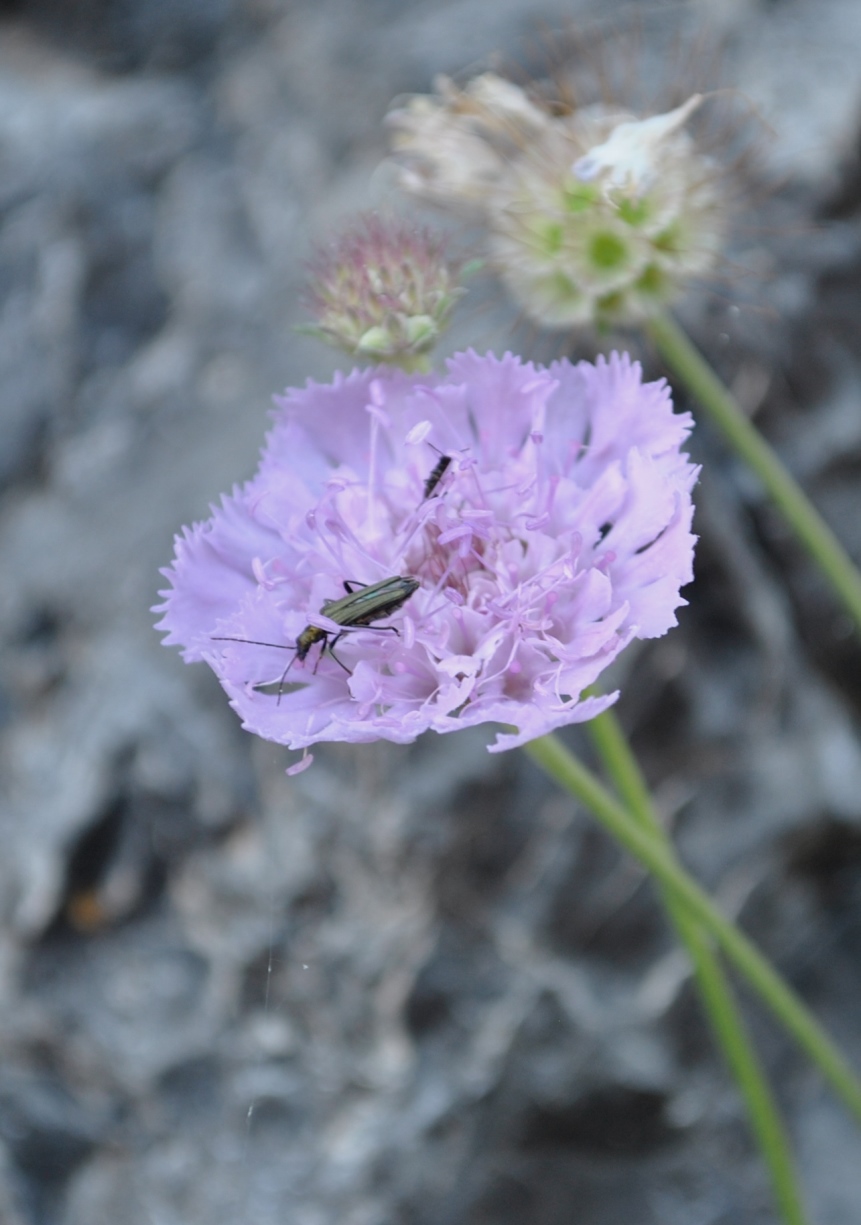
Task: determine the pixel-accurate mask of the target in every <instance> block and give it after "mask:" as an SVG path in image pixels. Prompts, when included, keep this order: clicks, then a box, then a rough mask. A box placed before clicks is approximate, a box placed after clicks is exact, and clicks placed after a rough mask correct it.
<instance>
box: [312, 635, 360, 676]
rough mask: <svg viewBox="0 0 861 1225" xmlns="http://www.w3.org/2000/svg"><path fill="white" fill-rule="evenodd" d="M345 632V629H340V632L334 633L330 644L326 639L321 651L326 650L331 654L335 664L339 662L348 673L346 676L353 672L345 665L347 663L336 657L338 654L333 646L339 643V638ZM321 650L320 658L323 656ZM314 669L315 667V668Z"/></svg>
mask: <svg viewBox="0 0 861 1225" xmlns="http://www.w3.org/2000/svg"><path fill="white" fill-rule="evenodd" d="M346 632H347V631H346V630H341V632H340V634H336V635H335V637H334V639H333V640H332V642H331V644H330V643H329V642H328V641H327V642H326V646H324V647H323V651H326V650H328V652H329V654H330V655H331V656H332V658H333V659H334V661H335V663H336V664H339V665H340V666H341V667H342V668H343V669H344V671H345V672H346V673H347V675H348V676H352V675H353V673H352V672H351V671H350V669H349V668H348V667H347V665H346V664H345V663H343V662H342V661H341V660H340V659H339V658H338V656H337V655H336V654H335V647H336V646H337V645H338V643H339V642H340V641H341V639H342V638H343V637H344V634H346ZM323 651H321V652H320V659H322V658H323ZM320 659H318V660H317V663H319V662H320ZM315 671H316V669H315Z"/></svg>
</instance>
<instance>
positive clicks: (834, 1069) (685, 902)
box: [524, 735, 861, 1121]
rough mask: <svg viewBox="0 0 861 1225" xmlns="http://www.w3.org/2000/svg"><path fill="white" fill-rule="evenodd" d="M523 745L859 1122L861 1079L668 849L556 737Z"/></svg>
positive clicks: (789, 991)
mask: <svg viewBox="0 0 861 1225" xmlns="http://www.w3.org/2000/svg"><path fill="white" fill-rule="evenodd" d="M524 747H525V749H526V751H527V752H528V753H529V755H530V756H531V757H532V758H533V760H534V761H536V762H537V763H538V765H540V766H541V767H542V768H543V769H544V770H545V771H546V772H547V773H548V774H549V775H550V776H551V778H554V779H555V780H556V781H557V782H558V783H559V784H560V785H561V786H562V787H564V788H565V790H566V791H568V792H570V793H571V795H573V796H576V797H577V799H579V800H580V801H581V802H582V803H583V804H585V806H586V807H587V808H588V809H589V810H590V811H591V812H592V814H593V815H594V816H595V817H596V818H597V819H598V820H599V821H600V822H601V824H602V825H603V826H604V828H605V829H607V830H608V831H609V832H610V833H611V834H612V835H613V837H614V838H615V839H616V840H617V842H619V843H620V844H621V845H622V846H623V847H624V848H625V849H626V850H627V851H629V852H630V853H631V854H632V855H633V856H634V858H635V859H637V860H639V862H640V863H641V864H643V865H644V866H645V867H646V868H648V869H649V871H650V872H651V873H652V874H653V876H655V877H656V878H657V880H658V881H659V882H660V883H661V884H662V885H664V886H666V888H667V889H668V890H669V891H670V892H671V893H672V895H673V897H675V898H676V900H677V901H678V902H679V904H680V905H682V906H683V907H684V908H685V909H686V910H687V911H688V913H689V915H690V916H691V917H692V918H694V919H696V920H697V921H698V922H699V923H700V924H701V925H702V927H703V928H704V929H705V930H706V931H707V932H708V933H709V935H711V936H712V937H713V939H714V940H715V941H716V942H717V943H718V944H719V945H720V947H721V948H722V949H723V951H724V953H725V954H726V956H727V957H728V958H729V960H730V961H731V962H732V963H733V964H734V965H735V967H736V968H737V969H738V970H740V971H741V973H742V974H743V975H744V976H745V978H746V979H747V980H748V982H749V983H750V984H751V986H752V987H753V988H754V990H755V991H756V992H757V993H758V994H759V996H760V997H761V998H762V999H763V1000H764V1001H765V1003H767V1004H768V1006H769V1007H770V1008H771V1010H772V1011H773V1012H774V1014H775V1016H777V1018H778V1019H779V1020H780V1021H781V1023H782V1024H783V1025H784V1026H785V1028H786V1029H787V1030H788V1031H789V1032H790V1033H791V1034H792V1035H793V1037H794V1038H795V1040H796V1041H797V1042H798V1044H799V1045H800V1046H801V1047H802V1048H803V1049H804V1050H805V1051H806V1052H807V1054H808V1055H809V1056H810V1058H811V1059H812V1060H813V1062H814V1063H815V1064H816V1065H817V1067H818V1068H819V1070H820V1071H821V1072H822V1074H823V1076H825V1078H826V1080H828V1082H829V1084H830V1085H831V1087H832V1088H833V1089H834V1091H835V1092H836V1093H837V1095H838V1097H840V1098H841V1099H842V1100H843V1102H844V1103H845V1104H846V1106H848V1108H849V1109H850V1110H851V1111H852V1113H853V1114H854V1115H855V1116H856V1118H857V1119H858V1120H859V1121H861V1081H859V1079H858V1077H857V1076H856V1074H855V1072H854V1071H853V1069H852V1067H851V1066H850V1064H849V1063H848V1062H847V1060H846V1059H845V1058H844V1057H843V1055H842V1054H841V1052H840V1051H839V1050H838V1049H837V1047H836V1046H835V1045H834V1043H833V1042H832V1041H831V1039H830V1038H829V1036H828V1034H827V1033H826V1032H825V1030H824V1029H823V1028H822V1026H821V1025H820V1024H819V1022H818V1021H817V1020H816V1018H815V1017H813V1016H812V1015H811V1013H810V1012H809V1011H808V1009H807V1008H806V1007H805V1006H804V1004H803V1003H802V1002H801V1000H800V999H799V998H798V996H797V995H796V994H795V992H794V991H792V989H791V988H790V987H789V986H787V984H786V983H785V982H784V981H783V979H782V978H781V977H780V975H779V974H778V973H777V972H776V970H774V969H773V968H772V966H771V965H770V963H769V962H768V961H767V960H766V958H765V957H763V955H762V954H761V953H760V952H759V951H758V950H757V948H756V947H755V946H754V945H753V944H752V943H751V941H750V940H748V938H747V937H746V936H745V935H744V934H743V933H742V932H741V931H739V929H738V928H737V927H736V926H735V924H734V923H732V922H730V920H729V919H727V918H725V917H724V915H722V914H721V912H720V911H719V910H718V909H717V907H716V906H715V905H714V903H713V902H712V901H711V899H710V898H709V896H708V894H707V893H706V892H705V890H703V889H702V888H701V887H700V886H699V885H698V884H697V883H696V881H695V880H694V879H693V877H691V876H690V875H689V874H688V873H687V872H686V871H685V870H684V868H682V867H681V865H680V864H679V863H678V861H677V859H676V857H675V854H674V853H673V852H672V850H671V849H670V848H669V847H668V846H667V845H666V844H664V843H663V842H662V841H659V840H658V839H657V838H656V837H655V835H654V834H653V833H651V832H649V831H646V830H644V829H643V828H642V827H641V826H640V825H639V823H638V822H637V820H636V819H635V818H634V817H632V816H631V814H630V813H629V812H628V810H627V809H626V808H624V807H623V806H622V805H621V804H620V803H619V802H618V801H617V800H616V799H615V797H614V796H612V795H611V794H610V792H609V791H607V789H606V788H605V787H604V786H602V784H601V783H600V782H599V781H598V779H597V778H596V777H595V776H594V775H593V774H592V773H591V771H589V770H587V769H586V767H585V766H584V765H583V764H582V763H581V762H579V761H578V760H577V758H576V757H574V756H573V754H571V753H569V752H568V750H567V749H566V748H565V746H564V745H563V744H562V742H561V741H560V740H558V739H557V738H556V736H554V735H549V736H541V737H540V738H539V739H537V740H533V741H531V742H530V743H529V744H527V745H525V746H524Z"/></svg>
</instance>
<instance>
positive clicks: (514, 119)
mask: <svg viewBox="0 0 861 1225" xmlns="http://www.w3.org/2000/svg"><path fill="white" fill-rule="evenodd" d="M437 88H438V93H437V95H436V96H425V95H419V96H416V97H413V98H411V99H409V100H407V102H406V103H404V104H401V105H399V106H398V107H396V108H395V109H394V110H393V111H391V112H390V114H389V117H388V124H389V127H390V128H391V130H392V137H391V143H392V149H393V152H394V153H395V155H396V157H397V159H398V161H399V163H400V165H401V180H400V181H401V185H402V186H403V187H404V188H405V189H406V190H407V191H409V192H410V193H412V194H413V195H417V196H421V197H423V198H425V199H427V200H430V201H433V202H434V203H436V204H439V205H443V206H447V207H451V208H455V209H459V210H461V211H466V212H467V213H469V214H470V215H471V216H472V217H473V218H474V219H477V220H479V221H480V222H482V223H483V224H484V226H485V227H486V230H487V235H488V248H489V252H490V256H491V259H492V262H493V263H494V265H495V267H496V269H497V270H498V272H499V275H500V276H501V277H502V279H503V281H504V282H505V284H506V286H507V287H508V289H509V291H510V293H511V295H512V297H513V298H514V299H515V300H516V301H517V303H518V304H519V305H520V306H521V308H522V309H523V310H524V312H525V313H526V315H527V316H528V317H529V318H531V319H533V320H534V321H535V322H537V323H540V324H542V325H543V326H549V327H567V326H572V325H577V324H585V323H592V324H599V325H600V324H608V323H630V322H638V321H640V320H642V319H644V318H646V317H647V316H648V315H649V314H651V313H654V312H655V311H656V310H658V309H659V308H662V307H663V306H665V305H666V304H667V303H669V302H671V301H672V300H673V299H674V298H676V297H677V296H678V295H679V293H680V292H681V291H682V290H683V289H685V288H686V287H687V285H688V284H689V283H690V281H691V280H692V278H694V277H696V276H700V275H703V274H705V273H708V272H709V271H710V270H711V269H712V268H713V266H714V263H715V260H716V258H717V255H718V252H719V249H720V245H721V241H722V238H723V230H724V217H725V214H726V205H725V201H724V199H723V195H722V192H721V190H720V185H719V178H718V175H717V172H716V169H715V167H714V165H713V164H712V163H711V162H710V161H709V159H707V158H706V157H704V156H703V155H702V154H701V153H700V152H699V151H698V149H697V147H696V145H695V143H694V141H693V139H692V138H691V137H690V136H689V134H688V133H687V132H686V131H685V130H684V125H685V123H686V122H687V120H688V119H689V117H690V116H691V115H692V114H693V112H694V111H695V110H696V109H697V108H698V106H699V104H700V103H701V101H702V99H701V98H700V96H699V95H694V96H693V97H692V98H690V99H688V101H687V102H686V103H685V104H684V105H683V106H680V107H677V108H676V109H675V110H673V111H669V112H668V113H667V114H664V115H653V116H651V117H648V118H643V117H639V116H637V115H634V114H632V113H630V112H628V111H625V110H621V109H618V108H613V107H608V106H606V105H604V104H596V105H592V106H586V107H581V108H578V109H574V110H568V111H557V112H554V111H551V110H550V109H547V108H544V107H542V106H540V105H538V104H537V103H535V102H533V101H532V100H531V99H529V98H528V97H527V95H526V94H525V93H524V92H523V91H522V90H520V89H519V87H517V86H516V85H514V84H512V83H511V82H509V81H503V80H502V79H501V78H499V77H497V76H495V75H494V74H493V73H485V74H483V75H482V76H479V77H476V78H474V79H473V80H472V81H470V82H469V83H468V84H467V85H466V87H465V88H464V89H462V90H461V89H458V88H457V87H455V86H454V85H453V84H452V83H451V81H448V80H446V79H444V78H443V79H441V80H440V81H438V82H437Z"/></svg>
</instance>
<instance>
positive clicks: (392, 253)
mask: <svg viewBox="0 0 861 1225" xmlns="http://www.w3.org/2000/svg"><path fill="white" fill-rule="evenodd" d="M308 272H309V279H308V291H307V296H306V305H307V306H308V309H309V311H310V312H311V314H312V315H313V317H314V320H315V322H314V325H313V327H311V328H309V331H311V332H312V333H314V334H316V335H318V336H319V337H320V338H321V339H323V340H326V341H328V342H329V343H331V344H333V345H334V346H335V347H336V348H338V349H341V350H342V351H343V352H345V353H348V354H349V355H350V356H351V357H356V358H363V359H365V360H369V361H372V362H388V363H391V364H393V365H400V366H401V367H403V368H405V369H411V368H414V367H415V366H416V365H417V364H419V363H420V361H421V359H423V358H424V357H425V356H426V355H427V354H428V353H430V352H431V350H432V349H433V348H434V346H435V345H436V343H437V341H438V340H439V338H440V336H441V335H442V333H443V332H444V331H445V329H446V327H447V326H448V323H449V319H450V316H451V312H452V310H453V308H454V305H455V303H456V302H457V300H458V299H459V298H460V297H461V296H462V294H463V293H464V292H465V291H464V290H463V289H462V288H461V287H460V286H459V285H458V279H457V278H458V268H457V266H456V264H455V263H454V262H453V261H451V260H450V259H448V258H447V257H446V253H445V241H444V239H443V238H442V236H440V235H435V234H432V233H431V232H430V230H428V229H425V228H417V227H416V226H414V225H409V224H408V223H407V222H405V221H402V220H401V219H399V218H397V217H385V218H383V217H380V216H377V215H376V214H370V215H367V216H364V217H361V218H359V220H358V221H356V222H355V223H354V224H353V225H352V226H351V227H350V228H349V229H348V230H347V231H346V232H345V233H344V234H342V235H341V237H340V238H339V239H337V240H336V241H335V242H333V243H332V244H331V245H330V246H329V247H327V248H324V249H321V250H320V251H318V253H317V255H316V257H315V259H313V260H312V261H311V263H310V265H309V269H308Z"/></svg>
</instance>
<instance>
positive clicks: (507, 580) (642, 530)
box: [158, 352, 697, 750]
mask: <svg viewBox="0 0 861 1225" xmlns="http://www.w3.org/2000/svg"><path fill="white" fill-rule="evenodd" d="M276 403H277V404H278V412H277V414H276V424H275V428H274V429H273V430H272V432H271V434H270V435H269V438H268V442H267V445H266V448H265V450H264V452H263V456H262V459H261V463H260V467H259V470H258V472H257V475H256V476H255V477H254V478H253V479H252V480H251V481H250V482H249V483H248V484H247V485H245V486H244V487H243V488H242V489H238V490H235V491H234V493H233V494H232V495H231V496H229V497H225V498H224V499H223V502H222V505H221V506H220V507H218V508H217V509H215V510H214V512H213V515H212V517H211V519H209V520H208V521H207V522H206V523H201V524H197V525H195V526H194V527H192V528H190V529H185V531H184V532H183V534H182V535H181V536H179V537H177V545H176V557H175V559H174V562H173V565H172V566H171V567H170V568H169V569H168V570H166V571H165V574H166V575H167V577H168V579H169V580H170V584H171V585H170V588H169V589H168V590H167V591H166V592H164V593H163V594H164V595H165V597H166V598H165V602H164V604H162V605H160V606H159V609H158V611H160V612H162V613H163V614H164V615H163V617H162V619H161V621H160V623H159V628H161V629H163V630H165V631H167V638H166V640H165V641H166V643H168V644H173V643H176V644H179V645H181V646H182V647H183V649H184V656H185V659H186V660H187V661H189V662H191V661H194V660H205V661H206V662H207V663H208V664H209V665H210V667H212V669H213V670H214V671H215V673H216V674H217V676H218V678H219V680H220V681H221V683H222V685H223V686H224V688H225V690H226V691H227V693H228V694H229V696H230V701H231V704H232V705H233V707H234V708H235V709H236V711H237V712H238V713H239V715H240V717H241V718H242V720H243V725H244V726H245V727H246V728H247V729H248V730H249V731H252V732H256V733H257V734H258V735H260V736H263V737H265V738H266V739H269V740H274V741H277V742H278V743H281V744H286V745H289V746H290V747H291V748H294V749H301V748H305V747H307V746H309V745H312V744H314V743H316V742H317V741H325V740H348V741H366V740H376V739H379V738H383V739H387V740H392V741H395V742H397V743H407V742H409V741H412V740H414V739H415V738H416V737H417V736H418V735H419V734H420V733H421V732H424V731H426V730H428V729H429V728H431V729H433V730H434V731H437V732H450V731H455V730H457V729H458V728H463V727H468V726H471V725H473V724H477V723H485V722H493V723H497V724H504V725H507V727H506V729H505V730H504V731H503V732H501V733H500V734H498V736H497V739H496V741H495V743H494V745H493V746H492V749H493V750H500V749H505V748H512V747H514V746H515V745H519V744H523V743H525V742H526V741H528V740H531V739H533V738H534V737H536V736H540V735H542V734H544V733H545V732H549V731H551V730H552V729H553V728H556V727H559V726H561V725H563V724H567V723H574V722H579V721H582V720H586V719H589V718H591V717H593V716H594V715H595V714H597V713H598V712H599V711H600V710H602V709H604V708H605V707H606V706H608V705H609V704H610V703H611V702H612V701H613V700H614V698H615V695H610V696H606V697H600V698H596V697H590V698H586V699H584V698H583V697H582V696H581V695H582V694H583V691H584V690H585V689H586V688H587V687H588V686H589V685H591V684H592V683H593V682H594V681H595V680H596V679H597V678H598V676H599V675H600V674H601V672H602V671H603V670H604V669H605V668H606V667H607V665H608V664H610V663H611V662H612V661H613V660H614V659H615V658H616V656H617V655H618V654H619V652H620V651H621V650H622V649H623V647H624V646H625V645H626V644H627V643H628V642H630V641H631V639H632V638H654V637H658V636H660V635H662V634H664V633H665V632H666V631H667V630H668V629H669V628H670V627H671V626H672V625H674V624H675V623H676V618H675V610H676V609H677V608H678V607H679V605H680V604H683V603H684V600H683V599H682V598H681V596H680V594H679V589H680V588H681V587H682V586H684V584H685V583H687V582H689V581H690V579H691V577H692V557H693V545H694V537H693V536H692V535H691V530H690V528H691V518H692V513H693V512H692V504H691V488H692V486H693V483H694V481H695V479H696V472H697V470H696V469H695V468H694V467H693V466H692V465H691V464H690V463H689V462H688V459H687V456H686V455H685V454H684V453H683V452H681V451H680V446H681V444H682V442H683V440H684V439H685V437H686V436H687V434H688V432H689V430H690V427H691V421H690V418H689V417H688V416H687V415H679V414H675V413H673V411H672V404H671V400H670V395H669V391H668V389H667V387H666V385H665V384H664V383H663V382H660V383H648V384H644V383H643V382H642V379H641V372H640V368H639V366H638V365H637V364H636V363H632V362H631V361H630V359H629V358H628V357H627V356H621V357H620V356H619V355H617V354H613V355H612V356H611V358H610V359H609V361H604V360H603V359H599V361H598V364H597V365H596V366H593V365H591V364H589V363H587V362H580V363H579V364H578V365H572V364H571V363H569V362H567V361H563V362H557V363H555V364H554V365H552V366H550V367H549V368H547V369H544V368H542V367H537V366H533V365H532V364H529V363H524V362H521V361H520V360H519V359H518V358H516V357H513V356H511V355H510V354H506V356H504V357H502V358H496V357H494V356H491V355H488V356H486V357H479V356H478V355H477V354H475V353H473V352H467V353H461V354H459V355H458V356H456V357H454V358H453V359H452V360H451V361H450V362H449V363H448V371H447V373H446V374H442V375H440V374H432V375H422V376H418V375H407V374H404V373H402V372H400V371H393V370H391V369H386V370H380V369H377V370H363V371H354V372H353V373H352V374H351V375H349V376H347V377H343V376H337V377H336V378H335V380H334V381H333V382H332V383H331V384H328V385H320V384H315V383H309V384H308V385H307V386H306V387H305V388H304V389H302V390H290V391H288V392H287V393H286V394H285V396H284V397H283V398H282V399H279V400H277V401H276ZM445 461H448V462H445ZM431 478H433V479H431ZM395 577H398V578H403V579H405V580H408V579H413V580H415V582H416V584H417V586H416V589H415V590H412V587H413V584H407V585H405V586H404V587H403V588H402V589H401V588H399V590H403V591H406V592H407V594H406V595H405V596H404V599H403V600H402V601H395V602H394V603H395V605H396V606H395V607H393V609H392V611H391V613H390V615H379V616H375V617H374V618H372V619H371V620H370V621H369V623H368V624H364V625H357V624H353V625H348V626H347V628H346V632H345V633H344V634H343V637H342V638H341V639H340V641H339V642H338V644H337V651H336V655H337V658H335V659H333V658H332V656H331V654H330V652H329V651H328V649H327V647H328V646H331V645H332V643H333V640H334V637H335V635H336V633H337V632H338V631H339V630H340V629H341V628H343V627H344V625H345V621H344V620H343V619H341V620H339V619H338V618H337V617H336V618H335V620H332V619H331V618H328V617H327V616H326V615H325V614H321V610H322V609H323V607H324V605H326V604H327V603H328V602H329V601H333V600H340V599H342V598H343V597H344V596H345V587H344V584H345V581H346V582H347V583H348V584H350V586H351V587H352V589H353V590H354V591H359V590H361V588H360V587H359V586H358V585H359V584H369V585H375V584H379V583H381V582H382V581H383V580H385V579H390V578H395ZM387 626H388V627H394V629H396V630H397V633H393V632H391V630H389V631H388V632H387V631H386V627H387ZM309 627H310V628H312V629H313V630H314V631H315V632H314V633H312V634H311V635H310V637H311V639H313V641H312V643H311V645H310V648H309V649H308V650H307V652H306V653H305V654H304V658H301V657H300V656H301V654H302V652H301V651H300V652H299V654H298V655H297V653H296V650H295V648H296V644H297V642H298V640H299V638H300V635H302V633H303V631H305V630H307V629H309ZM316 631H321V632H320V633H317V632H316ZM325 635H328V637H326V636H325ZM223 638H229V639H241V640H242V641H219V639H223ZM251 640H254V642H252V641H251ZM303 641H308V638H307V636H306V638H305V639H304V640H303ZM255 643H271V644H275V645H273V646H265V645H255ZM281 647H283V648H287V649H286V650H283V649H279V648H281ZM339 661H340V662H339ZM288 664H290V670H289V672H288V673H287V675H286V677H284V682H283V686H282V687H281V692H280V693H278V692H277V689H278V682H279V680H280V678H282V677H283V676H284V672H285V668H286V667H287V665H288Z"/></svg>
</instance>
